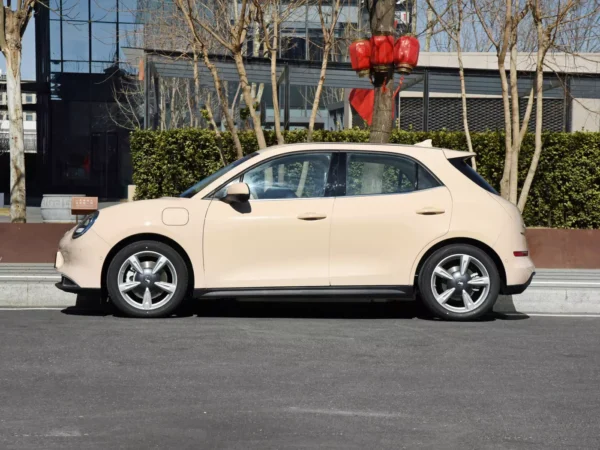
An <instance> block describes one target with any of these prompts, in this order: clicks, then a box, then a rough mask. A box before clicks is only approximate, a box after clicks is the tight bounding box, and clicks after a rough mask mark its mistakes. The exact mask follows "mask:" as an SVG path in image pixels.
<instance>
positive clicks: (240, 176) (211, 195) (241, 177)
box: [203, 149, 341, 202]
mask: <svg viewBox="0 0 600 450" xmlns="http://www.w3.org/2000/svg"><path fill="white" fill-rule="evenodd" d="M340 152H341V150H333V149H323V150H319V149H315V150H306V151H299V152H289V153H283V154H279V155H274V156H271V157H270V158H267V159H263V160H262V161H259V162H258V163H256V164H254V165H253V166H251V167H249V168H247V169H246V170H244V171H243V172H241V173H239V174H237V175H236V176H234V177H231V178H230V179H228V180H227V181H226V182H224V183H222V184H220V185H219V187H217V188H216V189H214V190H213V191H212V192H211V193H209V194H207V195H206V196H205V197H203V200H212V199H214V198H215V197H214V196H215V194H216V193H217V192H219V191H220V190H221V189H222V188H223V187H224V186H226V185H227V184H229V183H231V182H232V181H234V180H236V179H237V180H238V182H243V180H244V175H245V174H246V173H248V172H250V171H251V170H253V169H255V168H256V167H258V166H260V165H261V164H264V163H267V162H270V161H273V160H275V159H278V158H285V157H287V156H291V155H313V154H318V153H328V154H331V160H330V161H329V169H328V171H327V180H326V182H325V183H326V184H325V195H324V196H323V197H299V198H262V199H257V198H254V199H251V201H253V202H254V201H264V200H309V199H315V198H332V197H333V195H330V196H328V195H327V194H328V191H329V187H330V186H329V184H330V181H331V178H330V177H334V176H335V175H334V174H332V166H333V165H334V162H335V161H336V160H337V159H338V158H339V157H336V155H338V154H339V153H340Z"/></svg>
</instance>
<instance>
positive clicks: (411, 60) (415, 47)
mask: <svg viewBox="0 0 600 450" xmlns="http://www.w3.org/2000/svg"><path fill="white" fill-rule="evenodd" d="M419 48H420V45H419V40H418V39H417V38H416V37H414V36H410V35H406V36H402V37H400V39H398V40H397V41H396V44H395V45H394V65H395V66H396V72H398V73H405V74H409V73H411V72H412V71H413V69H414V68H415V67H416V65H417V63H418V62H419Z"/></svg>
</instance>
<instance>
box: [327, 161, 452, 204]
mask: <svg viewBox="0 0 600 450" xmlns="http://www.w3.org/2000/svg"><path fill="white" fill-rule="evenodd" d="M342 153H343V154H342V155H340V170H338V188H339V191H340V195H337V197H373V196H376V195H405V194H414V193H415V192H422V191H428V190H430V189H435V188H438V187H444V186H445V185H444V183H442V181H441V180H440V179H439V178H438V177H437V176H436V175H435V174H434V173H433V172H432V171H431V170H429V167H427V166H425V165H424V164H423V163H421V162H420V161H419V160H418V159H416V158H414V157H412V156H410V155H406V154H404V153H394V152H382V151H376V150H349V151H348V150H345V151H343V152H342ZM349 154H373V155H386V156H391V157H394V158H405V159H408V160H409V161H412V162H414V163H415V164H417V165H418V166H419V167H420V168H421V169H424V170H425V171H426V172H427V173H429V175H431V176H432V177H433V179H434V180H435V181H437V182H438V183H439V185H438V186H434V187H431V188H426V189H416V190H413V191H408V192H387V193H381V194H358V195H346V168H347V167H348V155H349Z"/></svg>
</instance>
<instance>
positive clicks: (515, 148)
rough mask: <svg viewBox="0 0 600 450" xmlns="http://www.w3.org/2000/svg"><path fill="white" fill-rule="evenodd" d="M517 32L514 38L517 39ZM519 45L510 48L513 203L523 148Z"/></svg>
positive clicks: (510, 192)
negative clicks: (518, 76)
mask: <svg viewBox="0 0 600 450" xmlns="http://www.w3.org/2000/svg"><path fill="white" fill-rule="evenodd" d="M516 38H517V37H516V33H515V36H514V39H515V40H516ZM517 56H518V54H517V45H516V42H513V45H512V48H511V49H510V100H511V118H512V125H511V130H512V151H511V162H510V177H509V200H510V201H511V203H514V204H515V205H516V204H517V192H518V188H519V151H520V149H521V141H520V139H519V137H520V134H521V133H520V129H521V127H520V124H521V118H520V114H519V88H518V86H517V83H518V81H517Z"/></svg>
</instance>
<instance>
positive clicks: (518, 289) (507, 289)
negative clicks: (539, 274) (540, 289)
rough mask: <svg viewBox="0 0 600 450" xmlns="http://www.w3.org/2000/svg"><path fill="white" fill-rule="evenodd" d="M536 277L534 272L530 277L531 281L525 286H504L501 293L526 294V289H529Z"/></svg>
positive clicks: (524, 284)
mask: <svg viewBox="0 0 600 450" xmlns="http://www.w3.org/2000/svg"><path fill="white" fill-rule="evenodd" d="M534 275H535V272H533V273H532V274H531V276H530V277H529V279H528V280H527V281H526V282H525V283H523V284H513V285H511V286H504V287H503V288H502V290H501V291H500V293H501V294H504V295H516V294H522V293H523V292H525V289H527V288H528V287H529V285H530V284H531V280H533V276H534Z"/></svg>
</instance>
